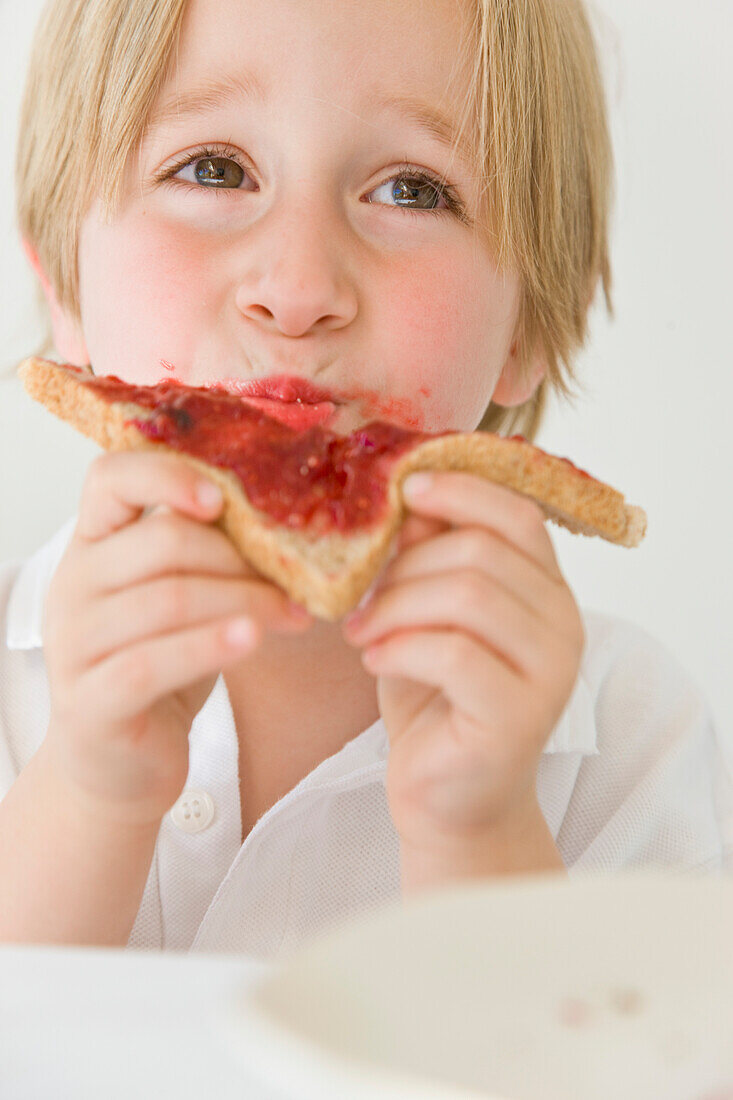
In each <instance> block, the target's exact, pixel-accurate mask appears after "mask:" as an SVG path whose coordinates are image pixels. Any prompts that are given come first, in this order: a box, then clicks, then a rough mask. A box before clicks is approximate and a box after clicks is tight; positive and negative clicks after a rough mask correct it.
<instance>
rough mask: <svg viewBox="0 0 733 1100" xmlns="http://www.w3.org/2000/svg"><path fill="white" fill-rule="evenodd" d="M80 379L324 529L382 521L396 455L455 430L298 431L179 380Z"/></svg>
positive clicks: (272, 507)
mask: <svg viewBox="0 0 733 1100" xmlns="http://www.w3.org/2000/svg"><path fill="white" fill-rule="evenodd" d="M72 369H73V368H72ZM80 373H82V372H80ZM80 381H81V382H83V384H84V385H85V386H88V387H89V389H91V390H93V391H94V392H95V393H96V394H98V396H100V397H102V398H103V399H104V400H106V401H108V402H110V403H112V402H116V401H117V402H127V401H129V402H133V403H134V404H136V405H140V406H141V407H142V408H145V409H152V410H154V412H155V415H154V416H153V417H152V418H151V419H149V420H137V419H134V420H132V421H128V423H132V424H134V426H135V427H136V428H137V429H138V431H139V432H141V434H142V435H144V436H146V437H147V438H148V439H151V440H155V441H156V442H160V443H165V444H166V445H167V446H168V447H171V448H173V449H175V450H177V451H182V452H185V453H186V454H189V455H191V456H193V457H195V458H199V459H202V460H203V461H204V462H208V463H209V464H210V465H212V466H220V467H222V468H223V469H227V470H231V471H232V472H233V473H234V474H236V476H237V477H238V478H239V480H240V482H241V483H242V486H243V488H244V491H245V493H246V495H247V497H248V499H249V500H250V502H251V503H252V504H253V505H254V507H255V508H258V509H259V510H260V511H262V512H265V513H266V514H267V515H269V516H271V517H272V518H273V519H275V520H277V521H278V522H279V523H282V524H284V525H285V526H287V527H292V528H303V527H306V526H307V527H308V528H309V529H311V530H315V531H317V532H318V533H323V532H325V531H328V530H334V529H335V530H338V531H341V532H344V531H349V530H353V529H355V528H361V527H368V526H370V525H371V524H373V523H375V522H377V521H378V519H379V518H380V516H381V515H382V513H383V512H384V510H385V508H386V503H387V493H386V483H387V477H388V473H389V468H390V466H391V465H392V463H393V462H394V460H395V459H396V458H397V457H398V456H400V455H402V454H404V453H405V452H406V451H408V450H410V449H411V448H412V447H414V446H416V445H417V444H418V443H421V442H423V440H425V439H430V438H434V437H435V436H436V435H448V434H451V433H448V432H439V433H430V434H427V433H424V432H415V431H410V430H408V429H403V428H399V427H397V426H396V425H394V424H387V423H385V422H383V421H379V420H373V421H371V422H370V423H368V424H365V425H364V426H363V427H361V428H358V429H357V430H356V431H354V432H352V433H351V435H348V436H343V435H337V434H336V433H335V432H330V431H328V430H327V429H324V428H321V427H312V428H307V429H305V430H304V431H297V430H295V429H294V428H291V427H288V426H286V425H284V424H281V423H279V422H278V421H277V420H273V419H272V417H269V416H267V415H266V414H265V413H264V412H261V411H260V410H259V409H257V408H255V407H254V406H253V405H250V404H249V403H248V402H247V401H246V399H244V398H242V397H239V396H237V395H235V394H230V393H225V392H222V391H220V390H210V389H204V388H198V387H193V386H183V385H181V384H180V383H179V382H174V381H172V380H165V381H163V382H159V383H158V384H157V385H155V386H134V385H130V384H129V383H127V382H123V381H121V380H120V379H119V378H116V377H115V376H114V375H109V376H106V377H90V376H88V375H86V374H83V376H82V377H81V378H80Z"/></svg>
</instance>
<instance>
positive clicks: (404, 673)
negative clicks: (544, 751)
mask: <svg viewBox="0 0 733 1100" xmlns="http://www.w3.org/2000/svg"><path fill="white" fill-rule="evenodd" d="M363 662H364V665H365V667H366V668H367V669H368V671H369V672H372V673H373V674H374V675H378V676H387V677H400V678H404V679H407V680H412V681H414V682H416V683H421V684H426V685H429V686H431V687H435V688H438V689H439V690H440V691H441V692H442V694H443V695H444V696H445V698H446V699H447V700H448V702H449V704H450V705H451V706H452V707H455V708H456V710H457V711H459V712H460V713H461V714H462V715H464V716H465V717H467V718H469V719H470V720H471V721H473V722H476V723H478V724H479V725H480V726H481V728H482V730H483V731H484V732H483V733H482V737H484V738H486V737H487V736H491V734H490V732H488V731H489V730H490V729H493V730H500V729H503V728H504V726H505V725H509V724H510V722H509V719H510V718H511V715H512V713H515V708H516V705H517V698H518V697H519V696H520V695H521V694H522V693H523V692H526V684H525V682H524V681H523V680H522V679H521V677H519V676H518V675H517V674H516V673H515V672H513V671H512V670H511V669H510V668H508V667H507V665H506V664H505V663H504V662H503V661H501V660H499V659H498V658H497V657H496V655H495V654H493V653H492V652H491V651H490V650H488V649H487V648H486V647H485V646H484V645H482V644H481V643H480V642H479V641H477V640H476V639H475V638H472V637H470V636H469V635H467V634H463V633H461V632H460V631H456V630H414V631H409V632H406V631H403V632H401V633H399V634H395V635H394V636H393V637H391V638H388V639H386V640H384V641H382V642H380V643H379V645H378V646H377V647H375V648H374V649H370V650H369V651H368V652H366V653H365V654H364V656H363ZM504 718H506V722H505V721H504Z"/></svg>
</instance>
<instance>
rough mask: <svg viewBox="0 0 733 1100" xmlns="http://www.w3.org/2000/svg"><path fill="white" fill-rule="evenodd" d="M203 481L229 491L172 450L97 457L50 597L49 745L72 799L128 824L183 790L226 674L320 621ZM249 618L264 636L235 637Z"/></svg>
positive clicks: (149, 818) (151, 816) (157, 811)
mask: <svg viewBox="0 0 733 1100" xmlns="http://www.w3.org/2000/svg"><path fill="white" fill-rule="evenodd" d="M201 486H209V487H210V488H211V489H215V488H216V487H215V486H214V483H213V482H209V481H207V480H206V479H205V478H204V477H202V476H201V475H200V474H199V473H198V472H197V471H196V470H194V469H193V468H192V467H191V466H189V465H188V464H187V463H186V462H184V461H183V460H180V459H178V458H177V457H176V456H175V455H171V454H155V453H153V452H150V451H125V452H116V453H107V454H104V455H102V456H101V457H100V458H99V459H97V460H95V462H94V463H93V464H92V466H91V468H90V471H89V473H88V475H87V478H86V481H85V484H84V490H83V493H82V499H81V505H80V511H79V518H78V523H77V526H76V529H75V531H74V534H73V537H72V539H71V542H70V544H69V546H68V548H67V550H66V553H65V554H64V557H63V558H62V560H61V562H60V564H59V567H58V569H57V571H56V573H55V575H54V577H53V580H52V583H51V586H50V588H49V592H48V597H47V600H46V607H45V618H44V629H43V641H44V651H45V659H46V664H47V670H48V678H49V686H50V694H51V719H50V723H49V728H48V733H47V736H46V739H45V741H44V743H43V746H42V749H41V751H42V752H43V753H44V754H45V756H46V760H47V763H49V764H50V765H51V767H52V769H53V771H54V772H55V773H57V774H58V776H59V779H60V781H61V783H62V784H63V786H64V788H65V789H66V791H67V792H70V794H71V796H72V797H78V798H79V799H80V800H81V801H82V802H84V803H85V804H86V807H87V808H91V810H92V812H93V813H94V814H97V813H99V814H100V815H102V816H103V817H104V818H106V819H107V820H112V821H115V822H117V821H118V822H119V823H120V824H121V825H125V824H129V825H150V824H153V823H156V822H159V821H160V820H161V819H162V817H163V815H164V814H165V812H166V811H167V810H168V809H169V808H170V807H171V806H172V805H173V803H174V802H175V801H176V799H177V798H178V796H179V795H180V793H181V791H182V789H183V787H184V784H185V782H186V777H187V775H188V733H189V730H190V727H191V723H192V722H193V719H194V717H195V715H196V713H197V712H198V711H199V710H200V709H201V707H202V706H203V704H204V702H205V700H206V698H207V696H208V695H209V693H210V692H211V690H212V688H213V686H214V683H215V682H216V678H217V676H218V674H219V672H220V671H221V670H222V669H223V668H224V667H225V666H227V665H229V664H232V663H234V662H236V661H238V660H241V659H242V658H243V656H244V655H246V653H247V652H249V651H251V650H252V649H254V648H255V647H256V646H257V644H258V643H259V641H260V640H261V638H262V634H263V630H264V629H266V628H270V629H273V630H281V631H288V632H293V631H297V630H302V629H303V628H304V627H305V626H307V625H308V623H309V622H310V619H309V617H308V616H307V615H301V616H298V617H296V615H295V613H294V612H293V611H292V610H291V605H290V602H289V600H288V598H287V596H285V595H284V594H283V593H282V592H281V590H280V589H279V588H277V587H276V586H275V585H274V584H272V583H271V582H269V581H267V580H265V579H263V578H262V577H261V576H260V575H259V574H257V573H255V572H254V570H252V569H251V568H250V567H249V566H248V565H247V564H246V563H245V562H244V561H243V560H242V558H241V557H240V555H239V554H238V552H237V551H236V550H235V548H234V546H233V545H232V543H231V542H230V540H229V539H228V538H227V537H226V535H225V534H224V533H223V531H221V530H220V529H219V528H218V527H214V526H212V521H213V520H215V519H216V518H217V517H218V516H219V514H220V513H221V509H222V501H221V496H220V494H219V500H218V503H217V502H216V501H214V503H213V504H212V503H205V502H202V501H201V500H199V499H198V498H197V490H198V489H199V487H201ZM159 506H164V507H165V508H166V509H167V510H165V511H162V512H161V511H158V512H155V511H154V512H152V513H149V514H147V515H144V516H143V513H144V512H145V510H146V509H149V508H155V507H159ZM141 517H142V518H141ZM242 615H244V616H246V617H247V618H248V619H250V620H251V622H252V626H253V632H252V638H251V640H250V641H249V642H247V641H244V642H242V641H241V640H240V641H239V642H233V641H232V640H231V639H229V638H228V637H227V627H228V626H230V625H231V623H232V621H233V620H235V619H237V618H238V617H240V616H242Z"/></svg>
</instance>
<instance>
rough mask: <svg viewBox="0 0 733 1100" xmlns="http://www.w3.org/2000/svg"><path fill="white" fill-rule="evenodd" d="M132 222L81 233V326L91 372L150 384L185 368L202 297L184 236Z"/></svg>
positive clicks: (192, 251)
mask: <svg viewBox="0 0 733 1100" xmlns="http://www.w3.org/2000/svg"><path fill="white" fill-rule="evenodd" d="M139 222H140V224H137V223H135V224H129V223H127V222H125V221H124V220H123V221H122V222H120V223H118V224H115V225H114V226H106V225H97V226H95V228H94V232H91V233H87V234H82V238H81V241H80V249H79V269H80V290H81V309H82V325H83V329H84V334H85V337H86V342H87V347H88V350H89V357H90V360H91V363H92V365H93V366H94V368H95V370H96V371H97V373H99V374H116V375H118V377H121V378H125V379H127V380H129V381H131V382H141V383H152V382H157V381H159V380H160V378H161V376H162V375H163V374H164V373H167V372H168V371H169V368H170V364H173V363H175V364H176V368H177V369H182V370H184V371H185V365H186V363H187V361H189V360H190V358H191V356H192V352H193V350H194V349H195V342H196V334H197V333H200V332H201V331H202V325H203V319H204V314H205V310H206V296H205V294H204V292H203V290H204V280H202V279H200V278H197V272H199V273H200V267H199V266H198V264H197V258H198V256H199V249H198V248H197V246H196V245H195V243H193V242H192V240H191V234H190V232H189V233H187V234H183V233H177V232H176V231H175V230H172V229H171V228H170V227H166V228H165V230H163V229H160V228H158V227H156V226H155V225H154V224H148V219H147V218H145V217H142V218H140V219H139ZM164 363H168V364H169V366H168V367H166V368H165V370H164V369H163V366H162V364H164Z"/></svg>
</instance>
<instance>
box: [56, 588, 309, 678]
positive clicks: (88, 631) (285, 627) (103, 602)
mask: <svg viewBox="0 0 733 1100" xmlns="http://www.w3.org/2000/svg"><path fill="white" fill-rule="evenodd" d="M237 615H244V616H247V617H249V618H252V619H254V620H255V621H256V622H257V623H259V625H260V627H261V628H262V630H263V631H264V630H265V629H270V630H275V631H279V632H286V633H293V632H294V631H299V630H302V629H303V628H304V627H305V626H307V625H308V621H307V619H306V618H305V617H302V616H298V617H296V616H295V614H294V613H293V611H292V610H291V607H290V602H289V600H288V598H287V596H286V595H285V594H284V593H283V592H280V591H279V589H277V588H275V586H274V585H271V584H268V583H262V582H260V581H252V580H232V579H230V580H219V579H216V578H209V577H186V576H173V577H161V578H157V579H156V580H153V581H149V582H147V583H145V584H139V585H136V586H135V587H134V588H127V589H124V590H123V591H121V592H116V593H114V594H112V595H110V596H105V597H103V598H102V599H98V600H95V601H93V603H92V604H91V605H90V606H89V607H88V610H87V613H86V615H84V616H83V619H82V621H81V622H80V623H79V624H78V626H77V627H76V630H75V634H76V641H75V643H74V644H73V645H72V649H73V651H74V662H75V665H76V667H82V668H84V667H87V666H90V665H92V664H94V663H96V662H97V661H100V660H104V659H105V658H107V657H109V656H110V655H111V654H112V653H114V652H116V651H117V650H119V649H123V648H125V647H128V646H131V645H133V644H137V643H139V642H141V641H143V640H145V639H147V638H153V637H160V636H161V635H165V634H171V633H174V632H176V631H180V630H184V629H188V628H191V627H194V626H199V625H202V624H204V623H211V622H214V621H216V620H223V619H226V618H232V617H234V616H237Z"/></svg>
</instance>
